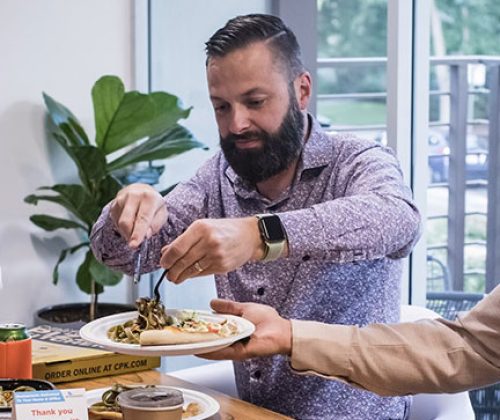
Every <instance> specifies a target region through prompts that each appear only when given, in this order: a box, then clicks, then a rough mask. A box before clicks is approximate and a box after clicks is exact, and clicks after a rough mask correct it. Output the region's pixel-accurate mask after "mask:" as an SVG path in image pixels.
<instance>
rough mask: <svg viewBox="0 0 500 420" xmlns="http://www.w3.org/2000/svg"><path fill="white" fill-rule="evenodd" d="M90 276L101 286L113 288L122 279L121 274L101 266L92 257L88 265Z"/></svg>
mask: <svg viewBox="0 0 500 420" xmlns="http://www.w3.org/2000/svg"><path fill="white" fill-rule="evenodd" d="M89 271H90V275H91V276H92V278H93V279H94V281H96V282H97V283H98V284H100V285H101V286H114V285H116V284H118V283H119V282H120V280H121V279H122V277H123V274H122V273H118V272H116V271H113V270H111V269H109V268H108V267H106V266H105V265H103V264H101V263H100V262H99V261H97V260H96V259H95V257H94V256H93V255H92V257H91V259H90V263H89Z"/></svg>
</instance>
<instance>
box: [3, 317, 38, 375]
mask: <svg viewBox="0 0 500 420" xmlns="http://www.w3.org/2000/svg"><path fill="white" fill-rule="evenodd" d="M0 378H14V379H31V378H32V367H31V337H30V336H29V334H28V330H27V329H26V327H25V326H24V325H23V324H0Z"/></svg>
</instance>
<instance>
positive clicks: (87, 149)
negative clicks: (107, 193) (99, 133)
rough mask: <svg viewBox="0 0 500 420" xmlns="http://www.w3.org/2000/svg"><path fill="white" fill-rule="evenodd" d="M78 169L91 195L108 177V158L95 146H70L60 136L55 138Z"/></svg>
mask: <svg viewBox="0 0 500 420" xmlns="http://www.w3.org/2000/svg"><path fill="white" fill-rule="evenodd" d="M54 138H55V140H56V141H57V142H58V143H59V144H60V145H61V146H62V148H63V149H64V150H65V151H66V153H67V154H68V156H69V157H70V158H71V159H72V160H73V162H74V163H75V165H76V167H77V168H78V176H79V177H80V180H81V181H82V184H83V185H84V186H85V188H87V191H88V192H89V193H93V192H94V191H95V190H96V185H97V184H98V183H99V182H100V181H101V179H102V178H104V177H106V175H107V169H106V156H105V155H104V153H103V152H102V150H100V149H98V148H97V147H95V146H77V147H74V146H69V145H68V144H66V143H65V141H64V139H61V137H60V136H54Z"/></svg>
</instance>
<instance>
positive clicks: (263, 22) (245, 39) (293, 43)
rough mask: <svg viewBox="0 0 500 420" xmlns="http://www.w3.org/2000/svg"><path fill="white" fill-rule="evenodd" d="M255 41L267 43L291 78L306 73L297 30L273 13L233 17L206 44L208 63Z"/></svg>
mask: <svg viewBox="0 0 500 420" xmlns="http://www.w3.org/2000/svg"><path fill="white" fill-rule="evenodd" d="M254 42H266V43H267V44H268V46H269V47H270V48H271V49H272V51H273V52H274V53H275V54H276V57H277V58H278V59H279V60H280V62H281V64H282V65H284V67H285V69H286V71H287V73H288V77H289V80H290V81H291V80H293V79H295V78H296V77H297V76H298V75H299V74H301V73H302V72H304V70H305V69H304V65H303V64H302V59H301V57H300V46H299V43H298V42H297V38H296V37H295V35H294V33H293V32H292V31H291V30H290V28H288V27H287V26H286V25H285V24H284V23H283V21H282V20H281V19H280V18H278V17H276V16H272V15H264V14H250V15H245V16H237V17H235V18H233V19H230V20H229V21H228V22H227V23H226V24H225V25H224V27H222V28H220V29H219V30H218V31H217V32H215V34H213V35H212V37H211V38H210V39H209V40H208V41H207V42H206V43H205V46H206V48H205V51H206V53H207V64H208V62H209V61H210V59H211V58H213V57H224V56H225V55H226V54H229V53H231V52H233V51H235V50H237V49H240V48H244V47H246V46H248V45H250V44H252V43H254Z"/></svg>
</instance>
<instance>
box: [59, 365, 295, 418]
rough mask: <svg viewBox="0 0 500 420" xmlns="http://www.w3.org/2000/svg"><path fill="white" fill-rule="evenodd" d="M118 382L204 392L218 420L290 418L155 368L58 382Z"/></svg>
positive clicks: (97, 385) (93, 385)
mask: <svg viewBox="0 0 500 420" xmlns="http://www.w3.org/2000/svg"><path fill="white" fill-rule="evenodd" d="M116 382H119V383H122V384H137V383H146V384H156V385H160V384H161V385H171V386H178V387H182V388H188V389H193V390H195V391H200V392H204V393H205V394H208V395H210V396H211V397H213V398H215V399H216V400H217V401H218V402H219V404H220V410H219V412H218V413H217V414H216V415H215V416H213V417H211V419H218V420H239V419H259V420H266V419H269V420H271V419H273V420H280V419H290V417H286V416H283V415H282V414H278V413H275V412H274V411H271V410H267V409H265V408H262V407H258V406H256V405H253V404H250V403H247V402H245V401H242V400H239V399H236V398H232V397H230V396H228V395H225V394H222V393H220V392H217V391H214V390H212V389H210V388H205V387H203V386H199V385H196V384H194V383H191V382H186V381H183V380H182V379H178V378H174V377H173V376H169V375H166V374H164V373H160V372H158V371H156V370H147V371H144V372H137V373H129V374H125V375H116V376H105V377H101V378H94V379H86V380H83V381H76V382H68V383H62V384H59V385H58V387H59V388H61V389H65V388H85V389H86V390H88V391H89V390H91V389H97V388H106V387H108V386H111V385H112V384H114V383H116Z"/></svg>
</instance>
